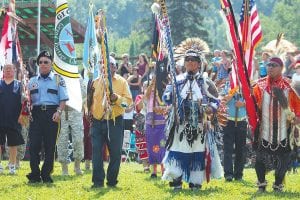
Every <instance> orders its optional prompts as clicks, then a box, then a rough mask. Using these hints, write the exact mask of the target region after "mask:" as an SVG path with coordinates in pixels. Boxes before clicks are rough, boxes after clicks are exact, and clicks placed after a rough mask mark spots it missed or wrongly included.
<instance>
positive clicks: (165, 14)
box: [159, 0, 183, 126]
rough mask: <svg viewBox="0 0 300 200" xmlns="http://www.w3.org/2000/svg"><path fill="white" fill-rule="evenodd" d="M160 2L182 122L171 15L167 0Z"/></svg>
mask: <svg viewBox="0 0 300 200" xmlns="http://www.w3.org/2000/svg"><path fill="white" fill-rule="evenodd" d="M159 4H160V7H161V12H162V25H163V31H164V40H165V45H166V47H167V51H168V57H169V62H170V63H169V66H170V72H171V75H172V78H173V84H174V85H175V95H173V98H174V107H175V109H176V107H177V113H178V115H179V123H180V121H181V120H182V119H183V112H182V110H181V109H180V104H181V103H182V99H181V96H180V95H179V89H178V84H177V81H176V69H175V61H174V52H173V43H172V38H171V28H170V22H169V17H168V11H167V6H166V1H165V0H160V1H159ZM175 116H176V115H175ZM177 120H178V119H177ZM177 120H176V121H177ZM178 125H179V124H177V126H178Z"/></svg>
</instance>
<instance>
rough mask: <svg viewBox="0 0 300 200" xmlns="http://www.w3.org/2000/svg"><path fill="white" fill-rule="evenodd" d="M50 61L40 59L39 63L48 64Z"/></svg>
mask: <svg viewBox="0 0 300 200" xmlns="http://www.w3.org/2000/svg"><path fill="white" fill-rule="evenodd" d="M49 63H50V62H49V61H47V60H44V61H43V60H40V61H39V64H40V65H41V64H45V65H47V64H49Z"/></svg>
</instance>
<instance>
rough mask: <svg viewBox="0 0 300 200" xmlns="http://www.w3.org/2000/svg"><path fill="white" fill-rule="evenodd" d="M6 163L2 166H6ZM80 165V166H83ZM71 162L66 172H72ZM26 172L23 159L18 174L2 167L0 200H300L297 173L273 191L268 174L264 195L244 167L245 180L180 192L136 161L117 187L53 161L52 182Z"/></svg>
mask: <svg viewBox="0 0 300 200" xmlns="http://www.w3.org/2000/svg"><path fill="white" fill-rule="evenodd" d="M6 164H7V163H6V162H2V165H4V166H6ZM82 166H83V165H82ZM72 170H73V166H72V165H70V167H69V171H71V172H72ZM28 172H29V163H28V162H23V163H22V166H21V169H20V170H19V171H18V174H17V175H13V176H12V175H8V171H7V170H5V172H4V174H1V175H0V199H1V200H4V199H7V200H13V199H17V200H23V199H26V200H29V199H42V200H44V199H45V200H47V199H53V200H62V199H80V200H83V199H112V200H119V199H120V200H123V199H130V200H131V199H132V200H138V199H151V200H155V199H159V200H165V199H172V200H173V199H175V200H176V199H182V200H183V199H184V200H186V199H187V200H188V199H218V200H223V199H230V200H235V199H238V200H242V199H289V200H291V199H298V200H299V199H300V173H299V174H289V175H288V176H287V177H286V183H287V184H286V187H285V192H284V193H274V192H273V191H272V188H271V185H272V183H273V181H274V177H273V173H269V174H268V177H267V179H268V181H269V185H268V188H267V192H266V193H264V194H259V193H256V190H257V188H256V187H255V181H256V176H255V172H254V170H253V169H246V170H245V176H244V181H241V182H236V181H233V182H230V183H227V182H225V181H224V179H220V180H213V181H211V182H210V183H209V184H207V183H205V184H203V187H202V189H201V190H200V191H197V192H192V191H190V190H189V189H188V185H187V184H184V185H183V186H184V188H183V190H182V191H181V192H173V191H172V189H170V188H169V186H168V183H167V182H163V181H161V180H160V175H159V178H158V179H157V180H152V179H150V178H149V177H150V174H145V173H144V172H143V171H142V166H141V165H139V164H136V163H123V164H122V165H121V171H120V175H119V184H118V186H117V187H116V188H107V187H106V186H105V187H104V188H101V189H91V188H90V187H91V172H85V173H84V175H82V176H75V175H74V173H71V175H70V176H68V177H63V176H61V175H60V173H61V169H60V165H59V164H58V163H55V171H54V173H53V179H54V184H42V183H39V184H27V179H26V177H25V175H26V174H27V173H28Z"/></svg>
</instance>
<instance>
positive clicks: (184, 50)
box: [174, 37, 209, 72]
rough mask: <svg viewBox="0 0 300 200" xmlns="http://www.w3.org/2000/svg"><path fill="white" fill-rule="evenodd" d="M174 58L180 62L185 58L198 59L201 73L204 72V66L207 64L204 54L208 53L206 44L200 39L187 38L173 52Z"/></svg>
mask: <svg viewBox="0 0 300 200" xmlns="http://www.w3.org/2000/svg"><path fill="white" fill-rule="evenodd" d="M174 52H175V54H174V57H175V59H176V60H180V59H183V58H186V57H195V58H197V59H199V62H200V65H201V66H200V67H201V71H202V72H203V71H204V66H205V65H206V64H207V62H206V60H205V54H207V53H209V47H208V44H207V43H206V42H205V41H204V40H202V39H200V38H196V37H195V38H187V39H186V40H184V41H182V42H181V43H180V44H179V45H178V46H177V47H176V48H175V50H174Z"/></svg>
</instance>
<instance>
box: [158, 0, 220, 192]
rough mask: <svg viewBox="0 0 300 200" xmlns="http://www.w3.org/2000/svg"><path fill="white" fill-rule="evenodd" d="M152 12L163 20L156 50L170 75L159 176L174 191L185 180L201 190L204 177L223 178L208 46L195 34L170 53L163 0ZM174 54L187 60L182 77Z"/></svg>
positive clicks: (168, 31)
mask: <svg viewBox="0 0 300 200" xmlns="http://www.w3.org/2000/svg"><path fill="white" fill-rule="evenodd" d="M152 10H153V11H154V13H155V14H156V16H157V18H158V19H160V20H161V27H162V29H161V30H160V39H159V41H162V43H160V45H159V46H160V51H163V50H162V49H164V50H165V51H166V52H167V55H168V59H169V70H170V74H171V76H172V81H171V83H170V84H168V85H167V86H166V89H165V91H164V94H163V96H162V99H163V101H164V102H165V103H166V104H167V105H168V106H169V108H170V109H169V111H168V113H167V116H168V118H167V124H166V128H165V134H166V135H167V136H168V140H167V142H166V149H167V152H166V155H165V157H164V161H163V164H164V167H165V172H164V174H163V177H162V179H163V180H167V181H170V186H171V187H173V188H174V190H180V189H182V181H185V182H187V183H189V187H190V189H192V190H199V189H200V188H201V186H202V183H203V181H204V180H207V182H208V181H209V180H210V178H211V177H217V178H220V177H221V176H222V174H221V173H222V169H221V163H220V159H219V157H218V153H217V150H216V145H215V140H214V131H213V126H217V125H218V124H217V123H216V121H213V120H212V119H213V118H214V117H215V113H216V110H217V108H218V105H219V100H218V92H217V89H216V87H215V85H214V83H213V82H212V81H211V80H210V79H209V78H208V77H207V76H204V75H203V69H204V64H205V63H206V62H205V57H204V54H205V53H208V52H209V48H208V45H207V44H206V42H204V41H203V40H201V39H199V38H188V39H186V40H185V41H183V42H182V43H181V44H180V45H179V46H178V47H177V48H176V49H175V51H173V45H172V40H171V29H170V24H169V20H168V13H167V8H166V2H165V1H164V0H159V1H158V3H154V4H153V5H152ZM174 58H184V60H185V61H184V64H185V67H186V69H187V72H186V73H184V74H183V75H181V76H176V73H175V65H174V64H175V62H174V61H175V59H174ZM212 166H213V167H212Z"/></svg>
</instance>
